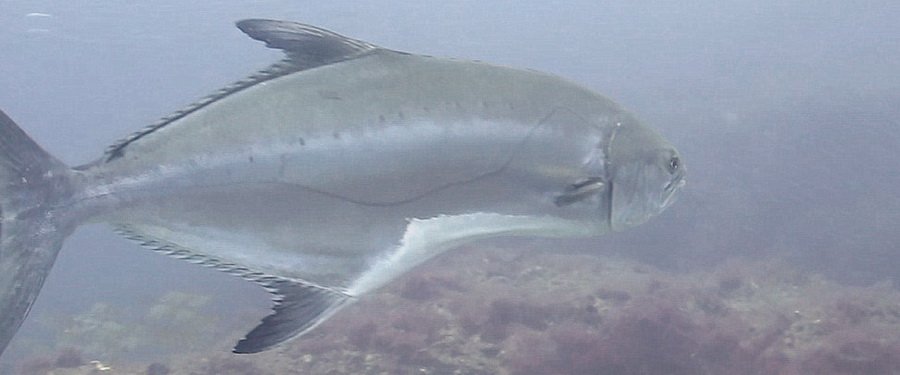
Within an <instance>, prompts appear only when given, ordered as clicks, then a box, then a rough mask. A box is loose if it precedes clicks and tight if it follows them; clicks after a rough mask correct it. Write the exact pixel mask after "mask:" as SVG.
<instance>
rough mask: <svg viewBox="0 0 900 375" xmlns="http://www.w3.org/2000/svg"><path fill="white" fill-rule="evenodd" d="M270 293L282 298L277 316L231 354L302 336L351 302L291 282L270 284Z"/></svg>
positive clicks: (346, 297) (337, 294)
mask: <svg viewBox="0 0 900 375" xmlns="http://www.w3.org/2000/svg"><path fill="white" fill-rule="evenodd" d="M269 289H270V291H271V292H272V293H273V294H275V295H276V296H277V297H278V298H276V300H278V299H280V301H279V302H277V303H276V305H275V308H274V310H275V313H273V314H271V315H269V316H267V317H265V318H264V319H263V320H262V323H261V324H260V325H258V326H256V328H254V329H253V330H252V331H250V333H248V334H247V336H246V337H244V338H243V339H241V340H240V341H239V342H238V343H237V345H236V346H235V347H234V350H232V352H234V353H238V354H250V353H259V352H262V351H265V350H267V349H270V348H272V347H273V346H275V345H278V344H281V343H284V342H286V341H289V340H291V339H293V338H296V337H299V336H301V335H303V334H304V333H306V332H309V331H310V330H312V329H313V328H315V327H316V326H317V325H319V323H322V322H323V321H325V320H327V319H328V318H329V317H331V315H332V314H334V313H335V312H336V311H337V310H339V309H340V308H341V307H343V306H344V305H345V304H346V303H347V302H348V301H350V300H351V299H352V297H351V296H349V295H347V294H344V293H341V292H339V291H335V290H331V289H326V288H322V287H319V286H314V285H308V284H303V283H299V282H294V281H288V280H277V281H273V282H271V283H270V284H269Z"/></svg>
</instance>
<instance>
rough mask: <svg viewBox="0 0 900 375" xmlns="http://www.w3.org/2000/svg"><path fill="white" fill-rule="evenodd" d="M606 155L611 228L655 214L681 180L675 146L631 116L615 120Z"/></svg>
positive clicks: (671, 197) (672, 196) (672, 198)
mask: <svg viewBox="0 0 900 375" xmlns="http://www.w3.org/2000/svg"><path fill="white" fill-rule="evenodd" d="M607 155H608V163H609V164H608V167H607V168H608V169H607V173H608V176H607V179H608V185H609V186H608V189H609V192H608V197H609V199H610V202H609V225H610V228H611V229H612V230H614V231H622V230H625V229H627V228H630V227H633V226H636V225H639V224H641V223H644V222H646V221H647V220H649V219H650V218H651V217H653V216H656V215H658V214H659V213H661V212H662V211H663V210H665V209H666V207H668V206H669V205H671V204H672V202H674V201H675V197H676V195H677V193H678V191H679V190H681V188H682V187H683V186H684V184H685V179H684V177H685V168H684V165H683V163H682V161H681V156H680V155H679V154H678V151H677V150H676V149H675V147H673V146H672V145H671V144H670V143H669V142H668V141H666V140H665V139H664V138H663V137H662V136H661V135H660V134H659V133H657V132H656V131H654V130H653V129H651V128H649V127H646V126H644V125H643V124H641V123H640V122H639V121H638V120H637V119H635V118H633V117H631V116H627V117H625V118H623V119H621V120H620V121H617V122H616V124H615V128H614V130H613V133H612V136H611V138H610V140H609V145H608V149H607Z"/></svg>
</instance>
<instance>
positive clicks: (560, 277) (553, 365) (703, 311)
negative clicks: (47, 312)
mask: <svg viewBox="0 0 900 375" xmlns="http://www.w3.org/2000/svg"><path fill="white" fill-rule="evenodd" d="M195 298H196V297H192V298H187V297H185V296H181V295H178V294H173V295H171V296H169V297H168V298H164V299H162V300H161V301H160V304H159V305H160V306H161V307H159V308H155V309H151V310H150V312H149V313H148V314H147V316H148V317H152V316H154V315H155V314H161V315H162V316H165V317H167V318H166V319H167V320H170V321H173V322H182V323H178V326H179V327H182V329H189V327H187V325H190V324H191V323H190V322H195V323H196V321H195V319H196V318H195V317H193V316H192V315H191V313H190V312H189V311H191V310H192V309H195V308H198V307H202V303H201V304H200V305H197V306H193V305H190V304H189V303H188V302H187V300H191V301H194V300H195ZM194 303H196V301H195V302H194ZM101 311H102V310H101ZM93 314H98V313H97V312H93ZM178 317H181V318H178ZM98 327H106V326H104V325H99V326H98ZM195 328H197V329H196V330H192V331H185V336H183V337H180V338H179V339H182V340H189V338H188V337H187V336H189V335H213V334H214V333H215V331H216V329H215V328H210V327H208V326H199V327H195ZM104 329H110V330H111V332H113V333H115V332H118V331H116V330H115V329H111V328H104ZM191 329H193V328H191ZM201 330H206V331H205V332H200V331H201ZM101 336H102V335H101ZM109 336H110V337H120V338H121V339H122V340H124V341H125V342H126V343H127V342H130V341H128V340H129V338H128V336H121V335H119V336H116V335H114V334H109ZM145 339H146V338H145ZM153 340H160V339H159V338H153ZM226 341H227V340H226ZM165 342H166V340H165V339H162V340H160V341H157V345H163V344H160V343H165ZM91 345H93V344H91V343H88V342H85V343H84V345H83V346H85V347H87V348H91ZM103 345H113V343H111V342H105V343H104V344H103ZM82 350H84V349H81V348H80V347H78V346H74V347H72V348H68V349H59V350H58V351H57V352H56V354H53V355H48V356H45V357H40V358H34V359H31V360H29V361H26V362H23V363H22V364H21V369H22V372H21V373H22V374H26V373H27V374H47V373H50V371H51V370H52V369H61V368H66V366H70V367H71V368H68V369H67V371H74V372H65V373H63V372H59V371H58V370H57V371H54V372H53V373H54V374H61V373H63V374H69V373H72V374H89V373H96V371H97V370H96V369H94V368H93V367H92V364H90V363H88V362H87V361H86V360H85V359H87V358H91V359H93V358H94V357H89V356H87V355H85V354H83V351H82ZM189 353H190V355H187V356H180V357H178V358H174V357H168V358H167V357H164V358H160V359H158V360H157V361H156V362H157V363H151V364H147V363H139V362H135V361H132V362H122V363H111V364H109V366H110V367H112V370H111V371H113V372H110V373H116V374H118V373H126V374H153V375H156V374H164V375H168V374H194V375H206V374H235V375H238V374H248V375H267V374H293V373H296V374H476V375H477V374H509V375H529V374H535V375H537V374H599V375H605V374H610V375H612V374H615V375H631V374H635V375H637V374H641V375H648V374H650V375H653V374H669V375H679V374H692V375H696V374H735V375H756V374H759V375H763V374H764V375H772V374H774V375H800V374H822V375H838V374H843V375H846V374H876V375H878V374H898V373H900V293H897V291H896V290H895V289H894V288H893V287H892V286H890V285H883V284H880V285H874V286H870V287H866V288H861V287H847V286H841V285H838V284H836V283H833V282H830V281H828V280H825V279H823V278H821V277H818V276H816V275H811V274H807V273H803V272H800V271H798V270H797V269H795V268H793V267H790V266H788V265H786V264H784V263H779V262H777V261H766V262H762V261H756V260H755V261H749V260H734V261H731V262H728V263H725V264H723V265H721V266H719V267H718V268H715V269H710V270H707V271H703V272H695V273H689V274H682V273H672V272H667V271H662V270H659V269H655V268H653V267H650V266H647V265H644V264H640V263H637V262H634V261H630V260H624V259H616V258H604V257H596V256H579V255H554V254H551V253H550V252H546V251H539V250H536V249H535V250H524V251H522V250H509V249H503V248H489V249H486V248H469V249H465V250H462V251H461V252H459V253H456V254H452V255H448V256H444V257H442V258H441V259H440V260H438V261H437V262H434V263H432V264H428V265H426V266H424V267H423V268H422V269H421V270H419V271H417V272H414V273H413V274H411V275H408V276H407V277H405V278H403V279H401V280H398V282H397V283H394V284H392V285H391V286H390V287H388V288H386V289H385V290H383V291H381V292H378V293H376V294H375V295H373V296H371V297H369V298H365V299H363V300H362V301H360V302H359V303H357V304H356V305H353V306H350V307H348V308H347V310H346V311H345V312H344V313H342V314H339V315H338V316H336V317H335V318H333V320H332V321H329V322H328V323H325V324H323V325H322V326H321V327H320V328H319V329H317V330H316V331H315V332H312V333H311V334H310V335H309V336H306V337H303V338H300V339H298V340H295V341H292V342H291V343H289V344H287V345H286V346H284V347H282V348H280V349H277V350H274V351H272V352H266V353H262V354H259V355H249V356H235V355H231V354H228V353H227V351H226V350H224V349H216V350H213V349H211V348H207V349H202V348H192V349H190V351H189ZM82 358H85V359H82ZM99 359H100V360H102V361H104V363H107V361H106V360H105V359H104V358H99ZM42 371H43V372H42ZM77 371H81V372H77ZM91 371H94V372H91Z"/></svg>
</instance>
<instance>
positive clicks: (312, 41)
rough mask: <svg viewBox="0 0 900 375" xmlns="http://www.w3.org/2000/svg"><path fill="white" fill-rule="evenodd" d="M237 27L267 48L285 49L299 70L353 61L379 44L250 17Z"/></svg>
mask: <svg viewBox="0 0 900 375" xmlns="http://www.w3.org/2000/svg"><path fill="white" fill-rule="evenodd" d="M237 27H238V28H239V29H241V31H243V32H244V33H245V34H247V35H248V36H250V37H251V38H253V39H256V40H259V41H261V42H265V43H266V47H269V48H277V49H280V50H283V51H284V53H285V54H287V57H288V60H289V61H290V62H291V64H293V65H294V66H295V67H296V68H297V69H298V70H305V69H312V68H315V67H318V66H323V65H328V64H332V63H335V62H338V61H344V60H350V59H353V58H355V57H358V56H360V55H364V54H366V53H369V52H371V51H374V50H375V49H377V48H378V47H376V46H374V45H372V44H369V43H366V42H363V41H361V40H356V39H351V38H348V37H345V36H343V35H340V34H337V33H333V32H331V31H328V30H325V29H320V28H318V27H315V26H310V25H305V24H302V23H297V22H288V21H275V20H262V19H249V20H243V21H239V22H238V23H237Z"/></svg>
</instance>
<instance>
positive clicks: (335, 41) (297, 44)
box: [103, 19, 378, 162]
mask: <svg viewBox="0 0 900 375" xmlns="http://www.w3.org/2000/svg"><path fill="white" fill-rule="evenodd" d="M237 27H238V28H239V29H241V31H243V32H244V33H246V34H247V35H249V36H250V37H251V38H253V39H256V40H259V41H263V42H266V45H267V46H268V47H271V48H278V49H282V50H284V52H285V54H287V58H286V59H284V60H282V61H279V62H276V63H275V64H272V65H271V66H269V67H268V68H265V69H263V70H261V71H259V72H256V73H255V74H252V75H250V76H249V77H247V78H245V79H242V80H240V81H237V82H234V83H232V84H230V85H228V86H225V87H223V88H222V89H219V90H218V91H216V92H214V93H212V94H210V95H208V96H206V97H204V98H202V99H200V100H198V101H197V102H194V103H193V104H191V105H189V106H187V107H185V108H184V109H182V110H180V111H177V112H175V113H172V114H171V115H169V116H166V117H163V118H162V119H160V120H159V121H157V122H155V123H153V124H151V125H149V126H146V127H144V128H143V129H141V130H139V131H137V132H135V133H132V134H131V135H129V136H128V137H125V138H124V139H122V140H120V141H118V142H116V143H114V144H113V145H111V146H109V147H108V148H107V149H106V154H105V156H104V158H103V159H104V160H105V161H107V162H109V161H112V160H114V159H117V158H119V157H121V156H122V155H124V154H125V147H126V146H128V145H129V144H131V143H132V142H134V141H137V140H138V139H140V138H141V137H144V136H145V135H147V134H150V133H153V132H154V131H156V130H158V129H160V128H162V127H164V126H166V125H168V124H170V123H172V122H173V121H175V120H178V119H180V118H183V117H185V116H187V115H189V114H191V113H192V112H194V111H196V110H198V109H200V108H203V107H205V106H207V105H209V104H210V103H213V102H215V101H217V100H220V99H222V98H224V97H226V96H228V95H231V94H234V93H236V92H238V91H241V90H243V89H245V88H248V87H251V86H254V85H256V84H258V83H260V82H264V81H268V80H270V79H274V78H278V77H281V76H284V75H287V74H291V73H295V72H299V71H302V70H307V69H312V68H315V67H319V66H323V65H328V64H333V63H336V62H340V61H345V60H350V59H354V58H357V57H360V56H363V55H366V54H368V53H370V52H372V51H375V50H378V47H376V46H374V45H372V44H369V43H366V42H363V41H360V40H356V39H351V38H347V37H344V36H341V35H339V34H336V33H333V32H331V31H328V30H325V29H320V28H318V27H314V26H310V25H305V24H302V23H296V22H288V21H275V20H263V19H249V20H243V21H239V22H237Z"/></svg>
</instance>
